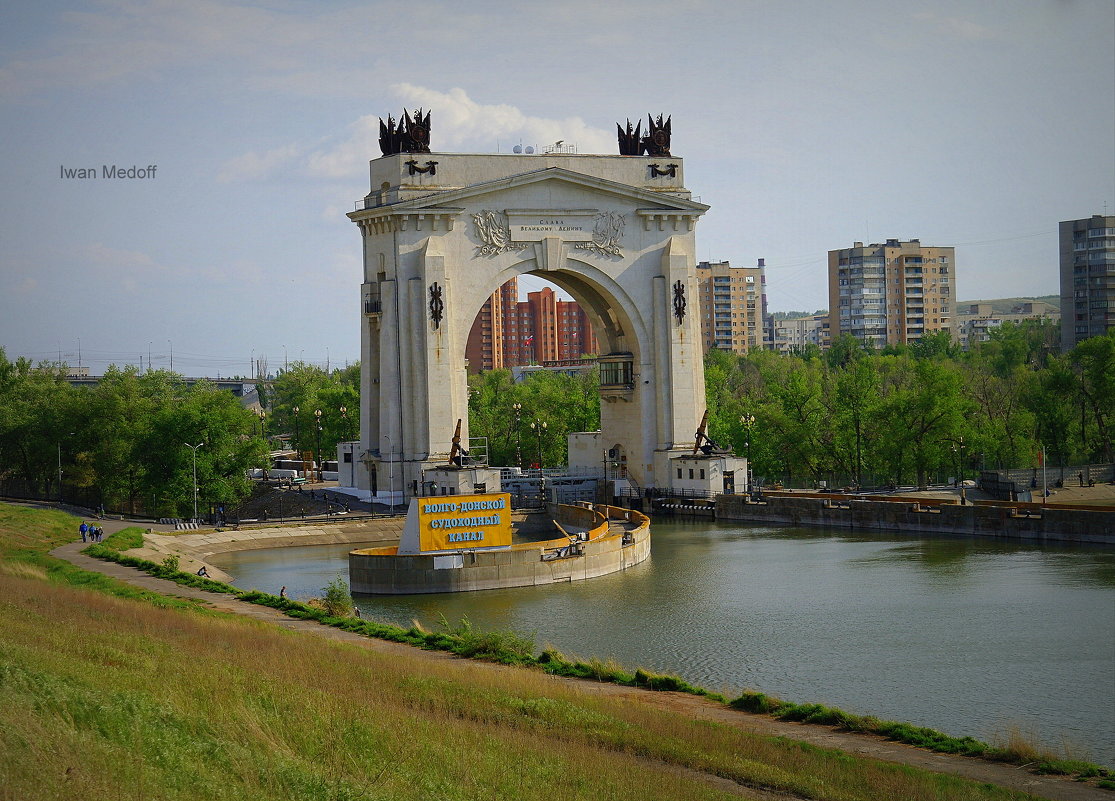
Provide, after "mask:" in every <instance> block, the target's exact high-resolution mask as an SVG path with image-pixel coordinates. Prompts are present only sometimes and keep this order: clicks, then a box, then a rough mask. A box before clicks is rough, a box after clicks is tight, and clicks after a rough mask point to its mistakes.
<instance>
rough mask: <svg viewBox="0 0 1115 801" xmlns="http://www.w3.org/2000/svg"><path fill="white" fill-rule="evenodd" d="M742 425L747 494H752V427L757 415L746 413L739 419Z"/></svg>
mask: <svg viewBox="0 0 1115 801" xmlns="http://www.w3.org/2000/svg"><path fill="white" fill-rule="evenodd" d="M739 422H740V425H742V426H743V447H744V448H745V449H746V451H747V475H746V476H745V478H746V479H747V494H748V495H750V494H751V473H752V470H751V429H753V428H754V427H755V415H753V414H745V415H744V416H743V417H741V418H740V419H739Z"/></svg>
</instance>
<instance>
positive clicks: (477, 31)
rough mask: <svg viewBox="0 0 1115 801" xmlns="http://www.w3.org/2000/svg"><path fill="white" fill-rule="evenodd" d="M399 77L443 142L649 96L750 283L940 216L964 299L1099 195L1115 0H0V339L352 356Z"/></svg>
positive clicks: (1113, 99)
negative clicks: (369, 230) (384, 136)
mask: <svg viewBox="0 0 1115 801" xmlns="http://www.w3.org/2000/svg"><path fill="white" fill-rule="evenodd" d="M416 107H422V108H425V109H428V110H430V111H431V112H432V116H431V128H432V137H431V139H432V142H431V147H432V150H433V151H435V152H460V153H485V152H508V151H509V150H510V148H511V147H512V146H513V145H515V144H519V143H522V144H524V145H531V144H532V145H536V146H539V147H544V146H545V145H547V144H550V143H552V142H555V141H556V140H558V139H563V140H565V142H566V143H572V144H574V145H576V147H577V149H578V151H579V152H581V153H616V152H618V150H617V146H616V136H615V126H616V123H617V122H624V121H626V120H627V119H628V118H630V119H632V120H633V121H634V120H635V119H637V118H639V117H642V118H643V119H644V120H645V118H646V115H647V114H648V113H653V114H654V115H655V116H657V115H658V114H666V115H668V116H671V117H672V120H673V142H672V147H671V150H672V153H673V154H674V155H675V156H677V157H680V158H683V159H684V164H685V180H686V185H687V188H688V189H689V190H690V191H691V192H693V194H694V196H695V197H696V198H698V199H699V200H701V202H703V203H707V204H709V205H710V206H711V208H710V210H709V211H708V213H707V214H706V215H705V216H704V217H703V218H702V220H701V221H700V223H699V224H698V225H697V228H696V236H697V248H698V254H697V257H698V258H699V259H702V260H705V259H708V260H714V261H720V260H728V261H730V262H731V263H732V264H735V265H753V264H755V263H756V259H758V258H764V259H765V260H766V265H767V297H768V304H769V309H770V310H771V311H788V310H800V311H807V312H811V311H813V310H815V309H821V308H827V307H828V295H827V293H828V287H827V281H826V277H825V272H826V263H827V252H828V251H829V250H834V249H837V248H843V247H850V246H851V245H852V243H853V242H854V241H856V240H860V241H864V242H878V241H882V240H885V239H889V238H899V239H910V238H920V239H921V241H922V242H923V243H924V244H927V245H936V246H954V247H956V273H957V276H956V284H957V286H958V297H959V299H961V300H965V299H976V298H996V297H1013V296H1036V295H1046V294H1055V293H1057V292H1058V291H1059V288H1058V267H1057V259H1058V254H1057V223H1058V221H1060V220H1068V219H1076V218H1081V217H1089V216H1091V215H1093V214H1099V213H1104V211H1105V204H1106V209H1107V211H1108V213H1111V211H1112V209H1115V3H1113V2H1112V0H1001V1H1000V0H980V1H979V2H976V1H975V0H967V1H966V2H959V1H958V0H939V1H938V2H917V3H915V2H908V1H907V0H877V1H876V0H860V1H856V2H853V1H852V0H848V1H847V2H840V1H839V0H838V1H837V2H833V1H832V0H829V1H828V2H818V1H816V0H794V2H785V1H784V0H720V1H714V0H672V2H660V1H659V0H641V1H640V2H637V3H636V2H632V1H631V0H615V1H614V2H612V3H600V2H598V1H597V0H594V1H593V2H587V0H564V2H556V1H554V2H535V0H521V2H518V3H506V2H489V1H488V0H471V2H468V3H461V2H458V0H445V1H443V0H422V2H420V3H400V2H397V1H396V2H390V3H388V2H380V0H371V1H367V0H365V1H364V2H344V1H343V0H336V1H334V2H316V3H315V2H304V1H298V2H296V1H295V0H286V1H284V0H259V1H258V2H225V1H224V0H192V1H191V2H181V1H177V2H176V1H174V0H161V1H155V2H142V1H141V0H103V1H101V2H97V1H94V2H87V3H71V2H56V1H55V0H40V2H36V3H5V4H4V5H3V8H2V10H0V123H2V131H3V138H2V140H0V142H2V146H0V164H2V166H3V177H2V181H0V347H3V348H4V349H5V351H6V353H7V356H8V357H9V358H14V357H17V356H27V357H30V358H32V359H33V360H40V359H49V360H57V359H58V358H59V357H61V358H62V360H64V361H67V362H69V363H71V364H77V363H78V354H79V351H80V358H81V363H82V364H83V365H84V366H88V367H90V368H91V370H92V371H93V372H94V373H99V372H101V371H103V369H104V368H105V367H106V366H108V365H109V364H112V363H115V364H118V365H124V364H135V365H139V364H140V363H141V361H142V362H144V363H150V364H153V366H154V367H155V368H167V367H170V366H171V360H172V357H173V368H174V369H175V370H176V371H177V372H180V373H184V374H186V375H191V376H194V375H209V376H213V377H216V376H218V375H220V376H230V375H238V374H241V375H243V374H249V371H250V369H251V364H252V361H253V359H260V358H263V359H265V360H266V362H267V365H268V368H269V370H270V371H272V372H273V371H274V370H275V369H277V368H281V367H282V366H283V365H284V363H288V362H294V361H296V360H303V361H307V362H314V363H319V364H321V365H322V366H325V364H326V363H327V362H328V363H329V365H330V366H336V365H342V364H344V363H346V362H355V361H357V360H358V359H359V348H360V337H359V325H360V309H359V306H358V302H359V286H360V282H361V274H362V273H361V264H360V254H361V245H360V236H359V233H358V229H357V228H356V226H355V225H354V224H353V223H352V222H350V221H349V220H348V219H347V218H346V217H345V213H346V212H348V211H350V210H352V209H353V207H354V203H355V201H356V200H357V199H358V198H361V197H363V196H364V195H365V194H366V193H367V192H368V190H369V187H368V185H367V181H368V171H367V162H368V161H369V160H370V159H374V158H376V157H378V156H379V155H380V154H379V148H378V143H377V142H378V120H379V117H386V116H387V115H388V114H391V115H393V116H395V117H398V116H399V115H400V114H401V112H402V110H403V108H407V109H414V108H416ZM105 165H108V166H109V167H112V166H117V167H119V168H122V169H125V170H126V169H128V168H132V167H136V168H138V170H143V171H145V172H144V173H142V174H144V175H145V176H146V177H142V178H140V177H135V178H124V179H116V180H112V179H105V178H104V177H103V168H104V166H105ZM152 165H153V166H154V167H155V170H154V173H153V176H152V174H151V173H150V171H149V170H148V168H149V167H151V166H152ZM81 168H91V169H94V170H96V171H97V175H98V177H97V178H96V179H90V178H80V177H72V176H76V175H79V174H80V173H74V172H71V173H70V176H71V177H66V173H65V171H66V170H71V171H72V170H79V169H81ZM138 170H137V172H136V173H133V174H135V175H137V176H138V175H139V174H141V173H139V172H138ZM149 355H150V362H148V357H149Z"/></svg>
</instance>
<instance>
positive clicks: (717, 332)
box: [697, 259, 769, 353]
mask: <svg viewBox="0 0 1115 801" xmlns="http://www.w3.org/2000/svg"><path fill="white" fill-rule="evenodd" d="M766 284H767V279H766V265H765V263H764V260H763V259H759V263H758V265H757V266H755V267H732V266H731V265H730V264H729V263H728V262H726V261H717V262H707V261H702V262H700V263H698V264H697V285H698V289H699V292H700V315H701V337H702V339H703V340H704V352H705V353H708V352H709V351H710V350H713V349H717V350H730V351H733V352H735V353H747V352H748V351H749V350H753V349H757V348H763V347H764V346H766V345H768V344H769V342H768V339H769V338H768V336H767V335H766V333H765V332H766V328H765V321H766V318H767V295H766Z"/></svg>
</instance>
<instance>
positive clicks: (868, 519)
mask: <svg viewBox="0 0 1115 801" xmlns="http://www.w3.org/2000/svg"><path fill="white" fill-rule="evenodd" d="M716 517H717V519H718V520H745V521H748V522H753V523H789V524H791V525H800V526H825V527H827V528H849V529H858V530H864V531H880V530H881V531H920V532H926V533H935V534H966V535H977V536H981V537H1001V538H1004V539H1019V540H1037V541H1049V542H1078V543H1089V544H1097V545H1115V509H1113V510H1102V509H1096V510H1091V509H1082V508H1079V507H1076V508H1071V509H1068V508H1064V507H1061V508H1054V507H1050V506H1043V505H1042V504H1040V503H1015V504H993V503H979V504H974V505H964V506H961V505H959V504H955V503H947V502H940V501H925V502H915V501H911V500H909V499H906V500H896V499H889V500H876V499H872V500H866V499H859V498H854V497H846V496H839V495H834V496H828V497H817V496H813V497H790V496H765V497H764V498H763V500H762V501H761V502H757V503H756V502H749V501H748V500H747V498H746V496H743V495H721V496H720V497H718V498H717V499H716Z"/></svg>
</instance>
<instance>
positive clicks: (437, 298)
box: [430, 281, 445, 328]
mask: <svg viewBox="0 0 1115 801" xmlns="http://www.w3.org/2000/svg"><path fill="white" fill-rule="evenodd" d="M444 312H445V302H444V301H443V300H442V299H441V286H440V285H439V284H438V283H437V282H436V281H435V282H434V283H432V284H430V319H431V320H433V321H434V328H441V318H442V315H443V314H444Z"/></svg>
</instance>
